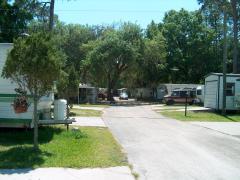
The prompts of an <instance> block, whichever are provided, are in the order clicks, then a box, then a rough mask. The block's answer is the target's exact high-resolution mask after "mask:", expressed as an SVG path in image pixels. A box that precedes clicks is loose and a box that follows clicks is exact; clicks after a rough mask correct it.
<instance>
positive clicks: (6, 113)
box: [0, 43, 66, 127]
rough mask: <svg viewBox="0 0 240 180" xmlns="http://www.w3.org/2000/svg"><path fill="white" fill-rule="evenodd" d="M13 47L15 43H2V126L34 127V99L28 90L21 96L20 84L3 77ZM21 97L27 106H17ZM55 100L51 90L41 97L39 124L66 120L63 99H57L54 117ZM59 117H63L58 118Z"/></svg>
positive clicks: (0, 54)
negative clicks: (19, 92)
mask: <svg viewBox="0 0 240 180" xmlns="http://www.w3.org/2000/svg"><path fill="white" fill-rule="evenodd" d="M12 47H13V44H11V43H0V127H33V122H32V120H33V100H32V98H31V96H30V94H29V93H28V92H27V91H26V93H27V94H26V95H25V96H19V95H18V94H17V91H16V90H17V89H18V88H19V87H18V85H17V84H16V83H13V82H11V80H9V79H4V78H2V77H1V74H2V70H3V67H4V65H5V61H6V59H7V54H8V52H9V51H10V50H11V49H12ZM23 97H24V98H25V99H24V98H23ZM19 98H20V100H21V98H23V99H22V100H21V102H25V103H26V104H27V105H26V107H25V108H22V106H19V107H21V108H18V109H17V108H16V106H15V105H16V100H18V101H17V102H19ZM53 102H54V93H53V92H49V93H48V94H47V95H46V96H43V97H41V98H40V100H39V102H38V112H39V124H43V123H46V122H48V123H50V124H54V123H56V120H58V123H59V124H61V122H60V121H65V120H66V119H65V117H66V116H65V115H63V116H61V115H59V114H64V113H65V112H66V110H65V111H64V110H63V109H64V108H63V107H64V106H65V103H61V102H62V101H55V105H56V106H55V107H56V108H55V109H54V114H55V117H54V119H52V114H51V106H52V104H53ZM65 114H66V113H65ZM59 117H61V119H56V118H59ZM44 120H46V121H44Z"/></svg>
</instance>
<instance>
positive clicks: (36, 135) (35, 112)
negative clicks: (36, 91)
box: [33, 95, 39, 150]
mask: <svg viewBox="0 0 240 180" xmlns="http://www.w3.org/2000/svg"><path fill="white" fill-rule="evenodd" d="M33 103H34V116H33V124H34V138H33V142H34V149H35V150H38V149H39V148H38V112H37V103H38V98H37V96H36V95H34V98H33Z"/></svg>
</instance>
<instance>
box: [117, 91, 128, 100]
mask: <svg viewBox="0 0 240 180" xmlns="http://www.w3.org/2000/svg"><path fill="white" fill-rule="evenodd" d="M119 99H120V100H121V99H124V100H128V95H127V93H125V92H123V93H121V94H120V96H119Z"/></svg>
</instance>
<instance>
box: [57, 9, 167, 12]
mask: <svg viewBox="0 0 240 180" xmlns="http://www.w3.org/2000/svg"><path fill="white" fill-rule="evenodd" d="M55 11H58V12H107V13H108V12H125V13H127V12H130V13H165V12H164V11H158V10H122V9H116V10H112V9H71V10H70V9H69V10H65V9H56V10H55Z"/></svg>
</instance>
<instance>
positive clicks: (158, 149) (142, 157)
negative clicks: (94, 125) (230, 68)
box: [103, 106, 240, 180]
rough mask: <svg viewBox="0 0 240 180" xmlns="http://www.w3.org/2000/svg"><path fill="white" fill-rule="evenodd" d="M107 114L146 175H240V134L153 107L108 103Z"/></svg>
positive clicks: (176, 178)
mask: <svg viewBox="0 0 240 180" xmlns="http://www.w3.org/2000/svg"><path fill="white" fill-rule="evenodd" d="M173 113H174V112H173ZM103 119H104V121H105V123H106V124H107V126H108V127H109V128H110V130H111V131H112V133H113V134H114V136H115V137H116V139H117V140H118V141H119V142H120V144H121V145H122V146H123V148H124V150H125V151H126V153H127V155H128V159H129V162H130V163H131V164H132V165H133V167H134V171H136V172H137V173H138V174H139V175H140V178H139V179H140V180H180V179H181V180H193V179H194V180H239V179H240V138H237V137H234V136H230V135H226V134H223V133H220V132H217V131H214V130H211V129H207V128H204V127H201V126H197V125H194V124H190V123H186V122H180V121H176V120H171V119H168V118H164V117H162V116H161V115H159V114H157V113H155V112H153V111H152V110H151V107H150V106H132V107H130V106H128V107H124V106H116V107H111V108H107V109H106V110H105V113H104V115H103Z"/></svg>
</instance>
